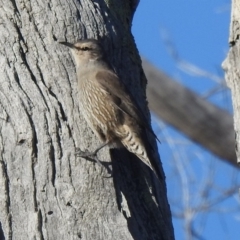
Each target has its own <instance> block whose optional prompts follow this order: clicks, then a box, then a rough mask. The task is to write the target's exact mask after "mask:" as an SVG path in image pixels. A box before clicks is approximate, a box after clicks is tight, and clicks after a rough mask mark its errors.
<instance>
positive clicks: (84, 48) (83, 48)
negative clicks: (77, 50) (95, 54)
mask: <svg viewBox="0 0 240 240" xmlns="http://www.w3.org/2000/svg"><path fill="white" fill-rule="evenodd" d="M81 50H83V51H88V50H90V48H88V47H82V48H81Z"/></svg>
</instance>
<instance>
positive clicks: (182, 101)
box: [143, 60, 239, 168]
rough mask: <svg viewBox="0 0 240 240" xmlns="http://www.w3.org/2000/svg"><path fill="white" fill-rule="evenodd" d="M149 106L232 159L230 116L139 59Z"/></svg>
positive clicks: (158, 114) (226, 158) (228, 158)
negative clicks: (145, 80) (144, 78)
mask: <svg viewBox="0 0 240 240" xmlns="http://www.w3.org/2000/svg"><path fill="white" fill-rule="evenodd" d="M143 69H144V72H145V74H146V76H147V79H148V86H147V96H148V100H149V107H150V109H151V111H152V112H154V113H155V114H156V115H157V116H158V117H159V118H161V119H162V120H163V121H165V122H167V123H168V124H170V125H172V126H173V127H175V128H176V129H178V130H179V131H181V132H182V133H184V134H185V135H186V136H188V137H189V138H190V139H192V140H193V141H195V142H196V143H199V144H201V145H202V146H203V147H204V148H206V149H208V150H209V151H211V152H212V153H214V154H215V155H217V156H218V157H220V158H221V159H223V160H224V161H227V162H228V163H230V164H232V165H233V166H235V167H238V168H239V165H238V164H237V161H236V153H235V148H234V146H235V144H234V142H235V140H234V129H233V117H232V116H231V115H230V114H229V113H227V112H226V111H224V110H222V109H220V108H218V107H216V106H215V105H213V104H211V103H210V102H208V101H206V100H204V99H203V98H201V97H200V96H198V95H197V94H196V93H193V92H192V91H190V90H189V89H187V88H186V87H184V86H181V85H180V84H179V83H177V82H176V81H173V80H172V79H170V78H169V77H167V76H166V75H165V74H164V73H163V72H161V71H160V70H157V69H156V68H155V67H153V66H152V65H151V64H150V63H149V62H148V61H146V60H143Z"/></svg>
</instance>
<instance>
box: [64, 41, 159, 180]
mask: <svg viewBox="0 0 240 240" xmlns="http://www.w3.org/2000/svg"><path fill="white" fill-rule="evenodd" d="M59 43H60V44H62V45H65V46H67V47H68V48H70V50H71V53H72V55H73V58H74V60H75V64H76V74H77V82H78V92H79V97H80V109H81V112H82V114H83V117H84V118H85V120H86V122H87V124H88V125H89V127H90V128H91V129H92V131H93V132H94V133H95V135H96V136H97V137H98V138H99V139H100V140H101V142H102V144H101V145H100V146H99V147H98V148H97V149H96V150H95V151H94V152H92V153H90V152H87V151H86V152H85V154H84V152H83V151H80V152H81V154H80V156H81V157H85V158H86V157H88V156H91V155H92V156H93V155H96V154H97V152H98V151H99V150H100V149H102V148H103V147H105V146H106V145H109V146H111V145H114V146H115V147H116V146H117V147H121V146H122V145H123V146H124V147H125V148H126V149H127V150H128V151H129V152H131V153H133V154H135V155H136V156H137V157H138V158H139V159H140V160H142V161H143V162H144V163H145V164H146V165H147V166H148V167H150V168H151V169H152V170H153V171H154V173H155V175H156V177H157V178H158V179H162V174H161V172H160V169H159V166H158V164H157V162H156V161H157V160H156V159H155V157H154V154H153V148H152V146H151V145H150V143H149V141H148V137H147V131H148V132H150V133H151V134H152V135H153V136H154V137H156V135H155V134H154V132H153V130H152V129H151V128H150V127H149V124H148V121H147V118H146V117H145V116H144V114H143V112H142V111H141V109H140V107H139V106H138V104H137V103H136V101H135V100H134V98H133V96H132V94H131V93H130V92H129V91H128V89H127V88H126V86H125V85H124V83H123V82H122V81H121V79H120V78H119V76H118V75H117V74H116V73H115V71H114V70H113V68H112V67H111V65H110V64H109V63H108V60H107V57H106V54H105V52H104V50H103V47H102V46H101V43H100V41H99V40H96V39H84V40H78V41H77V42H75V43H69V42H59ZM156 138H157V137H156Z"/></svg>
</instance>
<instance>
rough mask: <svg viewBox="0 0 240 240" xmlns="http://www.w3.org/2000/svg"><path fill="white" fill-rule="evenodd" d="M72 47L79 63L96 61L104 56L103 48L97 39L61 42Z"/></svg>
mask: <svg viewBox="0 0 240 240" xmlns="http://www.w3.org/2000/svg"><path fill="white" fill-rule="evenodd" d="M59 43H60V44H63V45H65V46H67V47H69V48H70V49H71V52H72V55H73V57H74V59H75V61H76V64H77V65H81V64H84V63H88V62H91V61H96V60H98V59H100V58H102V57H103V50H102V47H101V45H100V43H99V41H97V40H95V39H85V40H79V41H77V42H76V43H68V42H59Z"/></svg>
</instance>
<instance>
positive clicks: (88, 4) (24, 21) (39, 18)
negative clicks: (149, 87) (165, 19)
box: [0, 0, 174, 240]
mask: <svg viewBox="0 0 240 240" xmlns="http://www.w3.org/2000/svg"><path fill="white" fill-rule="evenodd" d="M135 2H136V3H134V1H128V0H124V1H119V0H112V1H106V2H104V1H103V0H98V1H97V0H94V1H91V0H81V1H79V0H72V1H66V0H59V1H57V0H50V1H43V0H39V1H32V0H30V1H29V0H21V1H20V0H16V1H3V0H0V42H1V44H0V66H1V67H0V76H1V80H0V128H1V131H0V153H1V154H0V222H1V225H0V239H17V240H19V239H58V240H60V239H87V240H89V239H94V240H95V239H104V240H107V239H109V240H110V239H111V240H112V239H124V240H125V239H138V240H140V239H151V240H152V239H164V240H167V239H173V238H174V237H173V228H172V223H171V213H170V209H169V205H168V202H167V197H166V186H165V180H164V179H163V180H162V181H160V182H158V181H157V180H156V179H155V177H154V176H153V173H152V172H151V171H150V169H149V168H147V167H146V166H145V165H144V164H142V163H141V161H140V160H139V159H137V158H136V157H135V156H133V155H132V154H130V153H128V152H127V151H126V150H124V149H120V150H116V149H112V150H109V148H108V147H106V148H104V149H103V150H102V151H101V152H100V153H99V158H100V159H101V160H102V161H103V162H104V165H105V166H106V168H103V167H102V166H99V165H97V164H95V163H93V162H91V161H87V160H85V159H82V158H77V157H76V156H75V154H74V153H75V151H76V149H77V148H78V147H80V148H81V149H83V150H85V149H88V150H89V151H91V150H94V149H95V147H96V146H97V145H98V144H99V141H98V140H97V138H96V137H95V136H94V134H93V133H92V131H91V130H90V129H89V128H88V126H87V124H86V122H85V121H84V120H83V118H82V115H81V111H80V109H79V101H80V100H79V97H78V92H77V82H76V74H75V66H74V62H73V60H72V57H71V55H70V53H69V50H68V49H66V48H64V46H62V45H60V44H58V43H57V42H58V41H69V42H74V41H76V40H77V39H83V38H96V39H100V40H101V42H102V44H103V46H104V49H105V51H106V52H107V54H108V58H109V60H110V62H111V63H112V65H113V66H114V68H115V70H116V71H117V73H118V74H119V76H120V77H121V79H122V81H123V82H124V83H125V84H126V85H127V87H128V88H129V90H130V91H131V92H132V93H133V95H134V97H135V99H136V101H137V102H138V103H139V105H140V106H141V107H142V110H143V111H144V112H145V113H146V115H147V114H148V110H147V104H146V100H145V88H146V79H145V76H144V73H143V71H142V68H141V61H140V58H139V55H138V52H137V49H136V46H135V44H134V40H133V37H132V35H131V22H132V16H133V13H134V10H135V7H136V4H137V1H135ZM148 115H149V114H148ZM149 138H151V137H149ZM150 141H151V142H152V145H153V148H155V151H156V152H157V150H156V142H155V140H153V139H151V140H150ZM156 157H157V154H156ZM159 167H160V168H161V166H160V164H159ZM111 169H112V170H111ZM163 175H164V174H163Z"/></svg>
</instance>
